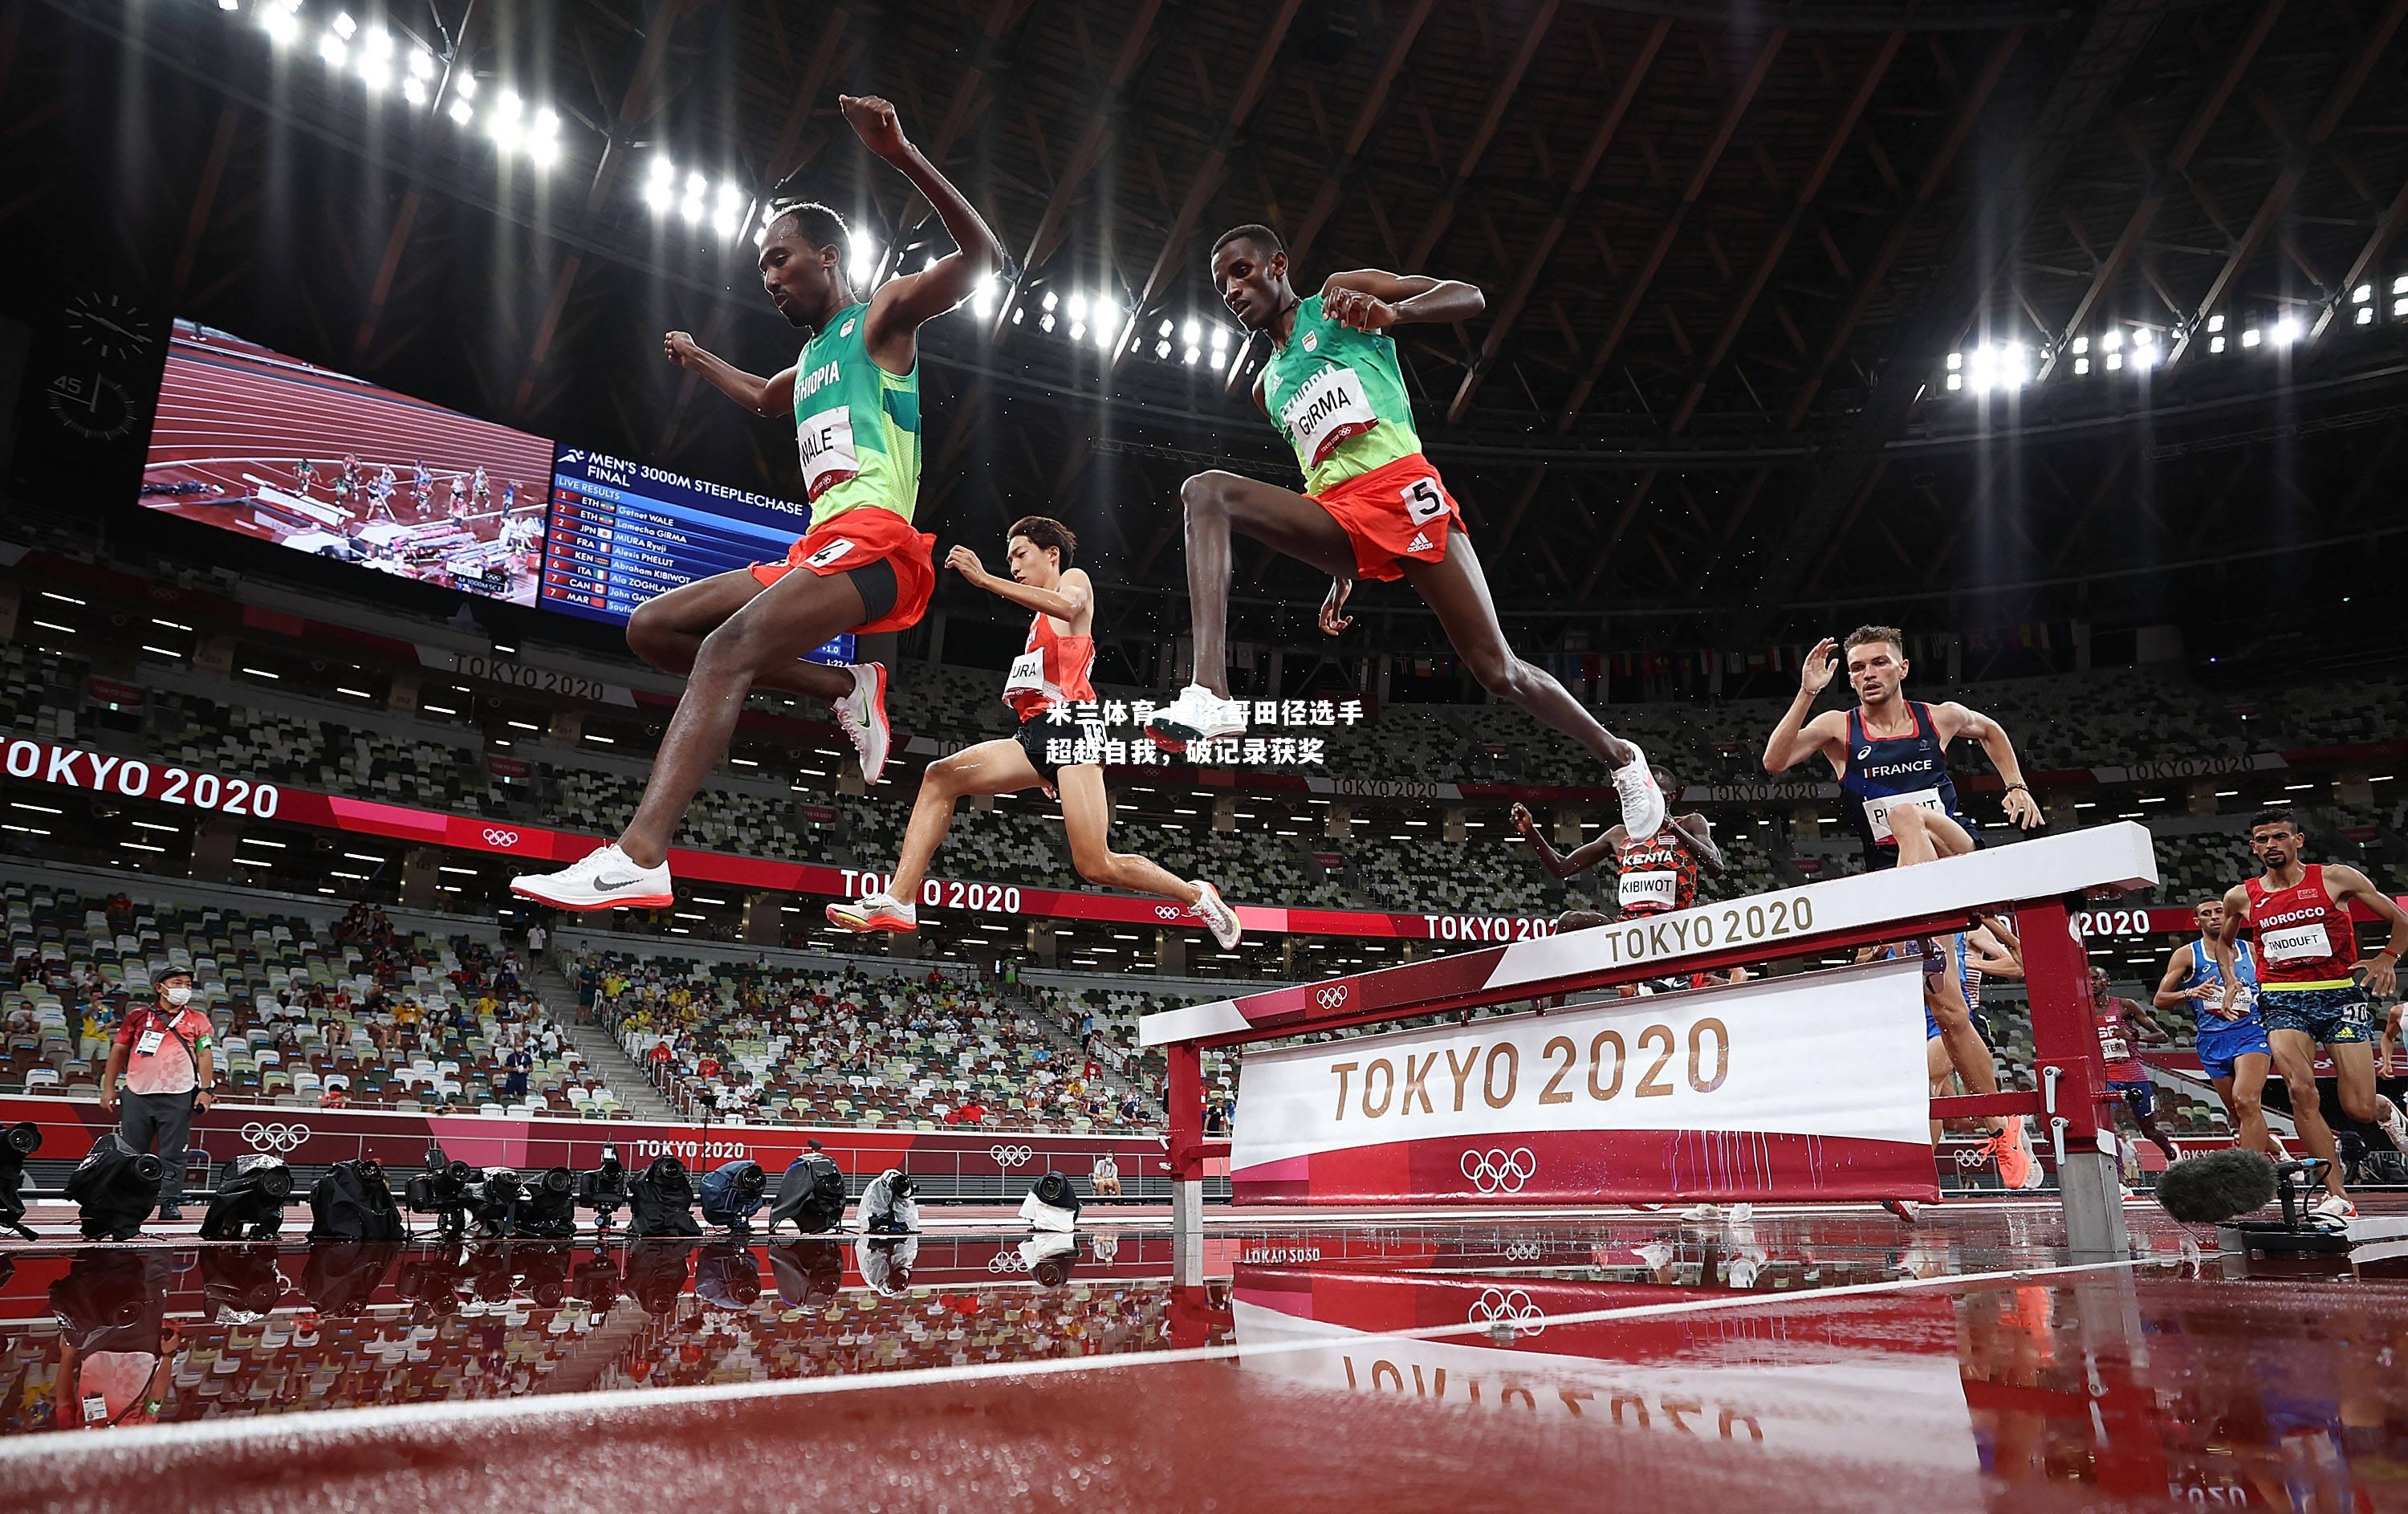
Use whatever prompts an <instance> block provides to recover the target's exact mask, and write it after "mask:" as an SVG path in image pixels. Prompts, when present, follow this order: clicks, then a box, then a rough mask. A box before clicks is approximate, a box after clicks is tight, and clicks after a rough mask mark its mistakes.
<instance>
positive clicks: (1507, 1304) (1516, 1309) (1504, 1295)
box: [1463, 1288, 1547, 1335]
mask: <svg viewBox="0 0 2408 1514" xmlns="http://www.w3.org/2000/svg"><path fill="white" fill-rule="evenodd" d="M1546 1319H1547V1312H1546V1311H1545V1310H1544V1309H1541V1308H1540V1307H1539V1306H1538V1305H1536V1304H1534V1303H1532V1302H1531V1300H1530V1295H1529V1294H1527V1293H1525V1292H1524V1291H1521V1290H1520V1289H1518V1288H1515V1289H1510V1290H1509V1289H1503V1288H1484V1289H1482V1290H1481V1291H1480V1296H1479V1297H1478V1298H1476V1299H1473V1300H1472V1301H1471V1307H1470V1308H1469V1310H1467V1311H1465V1313H1464V1317H1463V1322H1464V1323H1465V1324H1468V1325H1495V1324H1505V1325H1511V1326H1512V1327H1513V1328H1514V1330H1515V1331H1517V1332H1518V1333H1520V1334H1525V1335H1542V1334H1546V1330H1547V1324H1546Z"/></svg>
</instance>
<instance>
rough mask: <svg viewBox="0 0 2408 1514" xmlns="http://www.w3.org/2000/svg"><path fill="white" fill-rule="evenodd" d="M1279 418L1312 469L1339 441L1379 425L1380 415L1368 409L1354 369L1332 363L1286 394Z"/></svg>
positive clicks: (1361, 386) (1367, 402) (1369, 403)
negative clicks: (1294, 391)
mask: <svg viewBox="0 0 2408 1514" xmlns="http://www.w3.org/2000/svg"><path fill="white" fill-rule="evenodd" d="M1280 422H1281V424H1282V425H1285V426H1286V427H1287V430H1288V434H1289V435H1290V436H1292V437H1294V438H1295V439H1296V450H1297V453H1298V454H1300V455H1302V456H1304V457H1306V458H1308V459H1310V461H1309V462H1307V463H1306V465H1305V466H1306V467H1307V468H1308V469H1313V468H1319V467H1320V466H1321V464H1322V460H1323V459H1325V458H1326V457H1327V456H1328V455H1329V454H1330V451H1331V449H1333V448H1335V447H1336V446H1337V445H1338V444H1339V443H1340V442H1341V441H1343V440H1346V439H1347V438H1348V437H1355V436H1361V435H1362V434H1363V433H1364V432H1366V431H1369V429H1371V427H1373V426H1375V425H1379V424H1380V417H1379V416H1377V415H1375V414H1373V413H1372V411H1371V401H1370V400H1369V399H1368V398H1367V397H1365V396H1364V394H1363V381H1362V380H1360V379H1358V378H1356V377H1355V370H1354V369H1352V368H1339V367H1336V366H1332V367H1329V368H1323V369H1321V370H1320V371H1319V372H1317V373H1315V374H1314V375H1313V376H1312V378H1310V379H1307V380H1305V381H1304V382H1303V384H1302V385H1301V386H1299V387H1298V388H1297V392H1296V393H1295V394H1294V395H1292V396H1290V397H1288V402H1287V403H1286V404H1284V405H1283V406H1281V407H1280Z"/></svg>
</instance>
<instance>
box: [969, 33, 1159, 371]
mask: <svg viewBox="0 0 2408 1514" xmlns="http://www.w3.org/2000/svg"><path fill="white" fill-rule="evenodd" d="M1161 14H1162V0H1143V3H1142V4H1140V6H1139V7H1138V9H1137V14H1136V15H1135V16H1133V17H1132V18H1130V21H1129V28H1128V31H1127V32H1126V33H1125V34H1124V35H1123V36H1122V37H1121V50H1120V51H1119V52H1118V53H1116V54H1115V55H1114V56H1113V58H1112V71H1111V74H1110V75H1108V76H1107V77H1106V78H1105V79H1104V87H1103V92H1102V94H1100V95H1099V96H1098V97H1097V101H1096V108H1095V109H1094V111H1093V112H1091V113H1090V114H1089V115H1088V117H1087V124H1086V128H1085V129H1084V130H1083V131H1082V132H1081V133H1080V134H1079V140H1078V142H1077V143H1076V144H1075V145H1073V146H1072V148H1071V149H1070V157H1069V160H1068V162H1066V163H1064V164H1063V165H1062V173H1061V176H1060V177H1059V178H1057V179H1055V180H1054V193H1053V194H1052V195H1049V196H1048V197H1047V199H1046V201H1045V213H1044V214H1043V215H1040V216H1039V217H1038V218H1037V229H1036V230H1035V231H1034V232H1032V233H1031V234H1030V235H1029V238H1028V251H1027V252H1024V253H1022V254H1021V258H1020V267H1019V269H1018V270H1017V272H1018V278H1019V281H1021V282H1023V283H1025V282H1026V281H1027V278H1028V275H1029V274H1031V273H1033V272H1034V271H1036V270H1037V269H1038V268H1039V267H1042V266H1043V264H1044V262H1045V260H1046V259H1047V258H1049V257H1052V256H1053V255H1054V248H1055V247H1057V246H1059V245H1060V243H1061V241H1062V238H1063V235H1064V232H1063V228H1064V225H1065V223H1066V220H1067V218H1068V215H1069V213H1070V203H1071V201H1072V200H1074V199H1076V198H1077V197H1078V194H1079V189H1080V186H1082V185H1083V184H1084V183H1086V181H1087V176H1088V175H1089V174H1091V173H1093V172H1095V169H1096V165H1097V163H1099V162H1101V161H1102V160H1103V156H1104V152H1105V151H1106V149H1107V148H1108V147H1109V146H1110V140H1109V138H1110V136H1111V128H1112V122H1113V120H1114V119H1115V118H1116V117H1117V116H1118V115H1119V113H1120V108H1121V105H1122V102H1123V96H1124V95H1125V93H1126V91H1127V89H1128V83H1129V80H1130V79H1134V78H1135V77H1137V70H1138V65H1140V64H1141V63H1143V62H1144V61H1145V56H1146V47H1147V44H1148V43H1150V42H1151V41H1152V40H1153V38H1154V19H1155V18H1156V17H1158V16H1159V15H1161ZM1011 308H1012V301H1011V300H1010V299H1003V300H998V301H996V309H995V320H994V321H993V322H992V323H991V324H990V326H989V329H988V332H987V334H988V335H989V336H990V337H995V336H1000V335H1001V334H1002V332H1003V328H1004V326H1005V325H1006V324H1009V323H1010V322H1011Z"/></svg>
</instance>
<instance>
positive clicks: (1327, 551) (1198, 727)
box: [1146, 226, 1664, 841]
mask: <svg viewBox="0 0 2408 1514" xmlns="http://www.w3.org/2000/svg"><path fill="white" fill-rule="evenodd" d="M1212 282H1213V285H1214V287H1215V288H1216V289H1217V290H1218V291H1219V292H1220V295H1221V300H1222V303H1223V304H1225V305H1226V306H1227V307H1228V308H1229V311H1230V313H1231V314H1233V315H1235V316H1236V317H1237V318H1238V324H1240V325H1241V326H1243V327H1245V328H1246V330H1248V331H1249V332H1260V333H1262V334H1264V335H1266V336H1268V337H1269V339H1270V342H1271V355H1270V359H1269V362H1267V363H1265V364H1264V365H1263V368H1262V371H1261V373H1260V374H1258V375H1257V376H1256V377H1255V380H1254V402H1255V403H1256V404H1257V405H1259V406H1261V407H1262V410H1263V412H1264V413H1265V414H1266V415H1268V416H1269V417H1270V422H1271V425H1272V426H1273V427H1275V428H1276V429H1277V430H1278V431H1279V434H1280V435H1281V437H1283V439H1285V440H1286V441H1287V443H1288V444H1289V445H1290V446H1291V447H1292V448H1294V449H1295V452H1296V462H1297V469H1299V470H1300V471H1301V472H1302V473H1303V474H1304V492H1302V493H1301V494H1299V493H1297V491H1296V490H1294V489H1283V488H1281V487H1280V486H1279V485H1278V484H1275V483H1264V482H1262V481H1261V480H1258V479H1250V478H1243V477H1240V476H1239V475H1238V474H1235V473H1220V472H1213V473H1198V474H1197V475H1196V476H1195V477H1194V478H1192V479H1189V480H1188V481H1187V483H1185V484H1184V485H1183V487H1182V488H1181V489H1180V491H1179V493H1180V498H1181V500H1182V501H1183V503H1184V504H1185V506H1186V510H1187V602H1188V609H1189V612H1190V613H1191V614H1192V616H1193V617H1194V622H1195V638H1196V642H1195V645H1196V672H1195V681H1194V682H1193V683H1191V684H1189V685H1187V686H1186V687H1185V688H1184V689H1183V690H1181V691H1180V694H1179V697H1178V699H1175V700H1173V701H1172V702H1171V704H1170V705H1169V706H1168V708H1166V709H1163V710H1161V711H1159V712H1157V713H1156V714H1154V716H1153V718H1152V719H1150V720H1148V721H1147V722H1146V730H1147V733H1148V734H1149V735H1151V736H1153V738H1154V741H1155V742H1156V743H1158V744H1160V745H1162V746H1164V747H1167V748H1168V749H1170V750H1172V751H1187V752H1190V753H1191V755H1195V752H1194V749H1196V748H1197V747H1198V746H1199V745H1200V744H1201V743H1211V742H1216V741H1220V740H1223V739H1226V738H1228V737H1234V736H1238V735H1240V734H1242V733H1243V732H1244V730H1245V728H1246V718H1245V707H1244V705H1243V704H1242V703H1240V702H1239V701H1235V700H1232V699H1230V698H1229V673H1228V662H1227V654H1226V633H1227V629H1228V618H1229V536H1230V533H1231V532H1233V531H1235V532H1240V533H1242V534H1244V535H1246V536H1250V537H1253V538H1254V540H1255V541H1260V542H1262V543H1264V544H1265V545H1267V546H1269V547H1270V548H1272V549H1273V550H1275V551H1277V552H1280V553H1282V554H1283V555H1287V556H1290V557H1294V558H1296V559H1297V561H1299V562H1304V563H1309V564H1311V565H1312V566H1313V567H1315V568H1318V569H1320V570H1322V571H1323V572H1326V573H1327V574H1328V575H1329V578H1330V583H1329V594H1328V597H1327V598H1325V599H1324V600H1323V601H1322V605H1321V628H1322V630H1323V632H1324V633H1325V634H1326V635H1330V636H1336V635H1338V634H1339V633H1340V632H1341V631H1343V630H1344V629H1345V628H1346V627H1347V626H1348V625H1349V624H1351V622H1350V621H1349V619H1348V617H1347V615H1346V613H1345V609H1346V598H1347V596H1348V595H1349V594H1350V593H1352V592H1353V590H1354V587H1355V580H1356V579H1358V578H1371V579H1383V578H1402V579H1404V580H1405V581H1406V582H1407V583H1409V584H1412V586H1413V588H1414V590H1415V591H1416V592H1417V593H1419V594H1420V595H1421V597H1422V599H1423V601H1424V602H1425V603H1426V604H1427V605H1428V606H1429V607H1430V610H1431V611H1432V613H1435V614H1436V615H1437V616H1438V619H1439V624H1440V626H1441V627H1443V628H1444V629H1445V631H1446V635H1447V640H1448V641H1449V642H1453V643H1454V645H1455V653H1456V655H1457V656H1461V657H1462V658H1463V660H1464V661H1465V662H1466V663H1468V664H1469V665H1470V668H1471V670H1472V672H1473V674H1474V675H1475V676H1477V677H1478V678H1479V680H1480V684H1481V686H1482V687H1483V688H1485V689H1486V690H1488V692H1489V693H1491V694H1493V695H1495V696H1496V697H1497V698H1498V699H1501V700H1503V701H1504V702H1506V703H1508V704H1514V705H1519V706H1520V707H1521V708H1522V709H1523V710H1525V711H1527V712H1528V714H1530V715H1531V717H1532V718H1534V719H1536V720H1538V721H1540V722H1541V724H1544V725H1548V726H1552V727H1554V728H1555V729H1557V730H1560V731H1562V732H1563V733H1564V734H1566V735H1568V736H1570V737H1571V738H1572V739H1573V740H1574V741H1576V742H1578V743H1581V744H1582V745H1583V746H1585V747H1587V748H1588V749H1589V750H1590V751H1591V752H1594V753H1596V754H1597V757H1598V760H1599V761H1601V762H1603V763H1604V764H1605V765H1606V766H1607V767H1608V768H1609V769H1611V770H1612V771H1613V786H1614V789H1615V791H1616V792H1617V793H1618V794H1619V795H1620V796H1621V799H1622V824H1623V830H1624V833H1625V834H1627V836H1628V837H1629V838H1630V839H1631V840H1633V841H1644V840H1645V839H1647V838H1648V837H1650V836H1653V835H1654V834H1655V833H1656V828H1658V827H1659V826H1661V825H1662V824H1663V823H1664V791H1663V789H1662V788H1661V787H1660V786H1658V785H1657V783H1656V776H1655V774H1654V773H1653V772H1652V771H1650V770H1649V768H1648V766H1647V758H1646V756H1645V754H1643V753H1641V751H1640V750H1639V748H1638V746H1637V745H1636V744H1634V743H1630V742H1627V741H1624V740H1623V739H1622V738H1620V737H1618V736H1616V735H1614V734H1613V732H1612V731H1610V730H1607V729H1606V728H1604V727H1603V726H1601V725H1599V724H1598V722H1597V718H1596V717H1595V716H1594V715H1592V714H1589V713H1588V710H1587V708H1586V707H1585V706H1584V705H1583V704H1582V703H1581V702H1580V701H1579V700H1578V699H1574V698H1572V697H1571V695H1570V693H1568V692H1567V691H1566V690H1565V688H1564V686H1563V685H1561V684H1559V683H1557V682H1555V679H1554V678H1553V677H1552V676H1551V675H1549V674H1548V673H1547V672H1546V670H1543V669H1541V668H1537V667H1534V666H1532V665H1531V664H1529V663H1527V662H1525V661H1523V660H1522V658H1521V657H1519V656H1516V655H1515V654H1514V652H1513V649H1512V646H1511V645H1509V644H1508V643H1507V642H1506V640H1505V631H1504V628H1503V627H1500V626H1499V625H1498V623H1497V610H1496V607H1495V606H1494V605H1492V604H1491V603H1490V602H1489V598H1488V581H1487V579H1486V578H1485V577H1484V575H1483V574H1482V572H1481V571H1480V558H1479V556H1478V555H1477V554H1475V553H1474V552H1473V551H1472V550H1471V541H1470V539H1469V537H1467V536H1466V535H1465V534H1464V530H1463V520H1462V514H1461V512H1460V511H1458V510H1457V509H1456V507H1455V499H1454V497H1452V496H1451V495H1449V494H1448V493H1447V492H1446V484H1445V483H1444V482H1443V481H1441V479H1440V477H1439V474H1438V469H1435V468H1432V467H1431V466H1430V464H1429V460H1428V459H1427V458H1426V457H1424V456H1423V455H1422V445H1421V439H1420V437H1419V435H1418V434H1417V433H1416V432H1415V430H1414V427H1413V411H1412V401H1411V400H1410V399H1409V397H1407V395H1406V393H1405V384H1404V376H1403V374H1402V373H1401V372H1400V371H1399V370H1398V367H1397V344H1396V341H1395V339H1393V338H1391V337H1390V336H1389V335H1388V331H1389V328H1391V327H1393V326H1399V325H1410V324H1413V323H1416V322H1455V321H1464V320H1469V319H1470V318H1471V317H1472V316H1475V315H1478V314H1479V313H1480V312H1481V310H1483V309H1484V307H1485V306H1486V303H1487V301H1486V300H1485V298H1484V296H1482V295H1481V293H1480V291H1479V290H1477V289H1475V288H1473V287H1472V286H1471V285H1469V284H1467V283H1460V282H1457V281H1455V280H1452V279H1432V278H1429V277H1427V276H1426V275H1423V274H1394V273H1383V272H1381V271H1380V270H1378V269H1376V268H1360V269H1356V270H1355V271H1354V272H1352V273H1334V274H1331V275H1330V276H1329V279H1328V281H1326V282H1325V283H1324V284H1323V285H1322V286H1321V290H1320V292H1319V293H1318V294H1315V295H1312V296H1309V297H1306V298H1301V299H1299V298H1298V297H1297V293H1296V290H1295V288H1294V286H1293V285H1291V284H1290V282H1289V270H1288V261H1287V250H1286V249H1285V248H1284V247H1283V246H1282V245H1281V243H1280V239H1279V237H1278V234H1277V233H1275V232H1273V231H1272V230H1271V229H1270V228H1269V227H1268V226H1240V227H1238V228H1237V229H1236V230H1234V231H1229V232H1225V233H1223V234H1222V237H1221V239H1220V240H1219V241H1217V242H1215V243H1214V244H1213V246H1212Z"/></svg>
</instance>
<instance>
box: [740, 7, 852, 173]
mask: <svg viewBox="0 0 2408 1514" xmlns="http://www.w3.org/2000/svg"><path fill="white" fill-rule="evenodd" d="M852 20H853V13H852V12H851V11H849V10H847V9H846V8H845V7H842V6H831V7H828V13H827V20H826V22H824V23H823V24H822V25H821V27H820V40H819V45H818V46H817V47H814V48H813V49H812V50H811V61H810V67H808V68H807V69H805V70H804V73H803V82H802V87H801V88H800V89H798V90H796V92H795V96H794V104H792V105H790V106H788V107H787V108H786V119H785V120H784V121H783V122H781V123H779V126H778V136H777V138H776V140H775V141H774V142H772V143H771V144H770V147H769V155H768V157H767V159H765V160H763V162H762V164H761V177H762V178H763V179H765V180H767V181H768V182H770V183H772V184H775V183H777V182H779V181H780V180H783V179H784V178H785V177H786V176H787V175H789V174H791V173H793V172H794V171H795V170H796V168H799V167H801V166H802V165H801V163H799V162H797V161H796V158H795V150H796V148H798V147H799V146H801V145H802V140H803V128H804V127H805V126H806V125H808V124H810V119H811V114H812V112H813V111H814V110H816V109H817V108H819V104H820V94H821V92H822V91H823V90H824V89H826V88H827V79H828V75H829V74H830V73H832V72H834V71H835V69H836V65H837V52H838V50H839V49H840V48H842V47H843V46H844V29H845V27H846V26H847V25H848V24H850V23H851V22H852Z"/></svg>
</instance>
